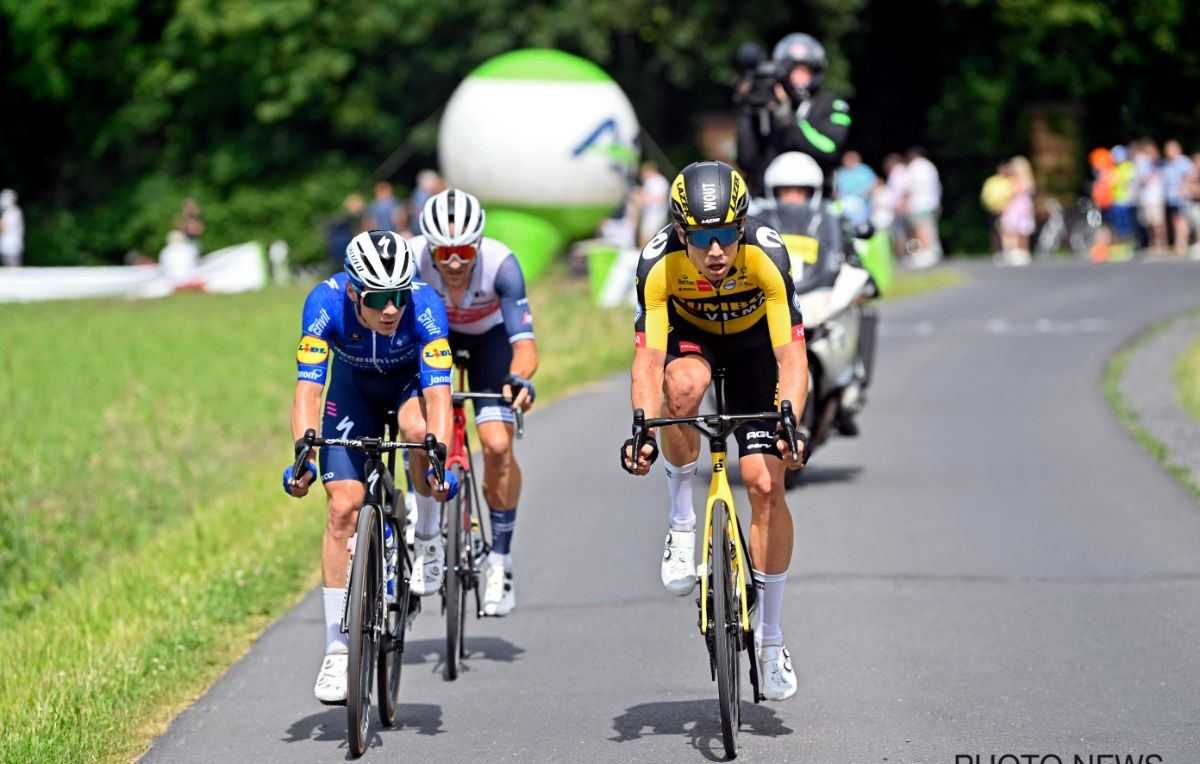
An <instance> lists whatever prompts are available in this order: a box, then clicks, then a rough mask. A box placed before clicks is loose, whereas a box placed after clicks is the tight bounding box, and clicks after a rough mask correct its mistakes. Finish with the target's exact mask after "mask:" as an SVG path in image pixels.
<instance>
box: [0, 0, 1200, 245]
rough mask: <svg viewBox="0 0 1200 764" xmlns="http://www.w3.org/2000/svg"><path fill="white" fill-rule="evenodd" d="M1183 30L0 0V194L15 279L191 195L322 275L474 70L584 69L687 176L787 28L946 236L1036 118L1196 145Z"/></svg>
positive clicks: (1194, 46)
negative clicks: (701, 142) (756, 60)
mask: <svg viewBox="0 0 1200 764" xmlns="http://www.w3.org/2000/svg"><path fill="white" fill-rule="evenodd" d="M1198 15H1200V12H1198V11H1197V8H1196V4H1194V3H1188V2H1186V0H1157V1H1154V2H1152V1H1151V0H1112V1H1111V2H1101V0H994V1H993V0H914V2H913V3H906V4H899V3H890V2H885V0H807V1H806V2H801V3H796V2H789V1H788V0H747V1H746V2H742V3H723V2H710V1H708V0H698V1H695V2H690V3H683V2H679V0H649V1H645V0H607V1H601V2H597V1H596V0H542V1H540V2H527V1H523V2H518V1H517V0H460V2H457V3H428V2H417V1H416V0H338V1H335V0H88V2H85V3H76V4H71V3H63V2H61V0H0V71H2V72H3V74H2V75H0V77H3V83H4V86H3V88H0V111H2V112H3V113H4V114H6V115H19V116H18V117H16V118H12V117H6V118H5V120H4V122H3V131H4V134H3V140H2V141H0V168H2V170H0V173H2V175H3V177H0V183H3V184H4V185H10V186H13V187H15V188H17V189H18V190H19V191H20V192H21V193H22V198H23V200H24V202H25V204H26V207H27V212H28V214H27V220H28V225H29V230H30V240H31V241H30V246H29V248H28V249H29V252H28V256H29V259H30V260H31V261H33V262H37V261H43V262H45V261H64V262H65V261H74V260H80V259H86V258H87V257H90V258H92V259H102V260H112V259H116V258H119V257H120V256H121V255H122V254H123V253H124V252H125V251H126V250H128V249H131V248H137V249H141V250H142V251H145V252H150V253H152V252H153V251H155V250H156V249H157V248H158V246H159V245H160V244H161V241H162V236H163V234H165V232H166V229H167V227H168V226H169V224H170V220H171V218H172V217H173V215H174V211H175V210H176V209H177V208H178V205H179V203H180V201H181V200H182V198H183V197H184V196H186V195H194V196H196V197H198V198H199V199H200V201H201V203H202V205H203V206H204V209H205V214H206V216H207V217H208V218H209V223H210V228H209V237H208V240H207V241H206V244H207V245H210V246H214V245H218V244H223V243H229V242H230V241H235V240H238V239H244V238H251V237H253V238H260V239H262V238H268V237H271V238H274V237H283V238H287V239H288V240H289V241H291V242H292V243H293V251H294V252H298V253H299V254H300V255H301V256H303V257H308V258H315V257H318V256H319V252H320V234H319V229H318V224H319V221H320V220H321V218H322V216H323V215H325V214H327V213H329V212H332V211H333V210H334V209H336V207H337V205H338V203H339V202H340V200H341V197H342V196H343V195H344V194H345V193H346V192H347V191H349V190H352V189H354V188H359V189H363V188H365V187H366V185H367V184H368V182H369V180H370V179H371V177H372V175H373V174H374V173H375V172H376V171H377V170H378V169H380V168H381V165H382V169H383V172H384V174H386V175H394V176H395V177H396V178H397V179H398V180H400V181H401V182H403V181H404V180H406V179H407V177H409V175H410V174H411V172H412V170H414V169H416V166H417V163H431V162H433V161H434V151H435V140H436V124H437V116H438V114H439V111H440V109H441V108H442V106H443V105H444V103H445V102H446V99H447V98H448V97H449V95H450V93H451V92H452V91H453V89H454V88H455V86H456V85H457V84H458V83H459V82H460V81H461V79H462V78H463V77H464V76H465V75H466V74H467V73H468V72H469V71H470V70H471V69H472V68H474V67H475V66H477V65H478V64H479V63H481V62H483V61H484V60H486V59H488V58H490V57H491V56H494V55H496V54H498V53H501V52H504V51H507V50H511V49H514V48H518V47H524V46H547V47H557V48H561V49H564V50H567V51H571V52H575V53H578V54H581V55H583V56H586V57H588V58H590V59H592V60H594V61H596V62H597V63H599V64H600V65H602V66H603V67H605V68H606V69H607V70H608V71H609V72H611V73H612V74H613V76H614V77H615V78H616V79H617V81H618V82H619V83H620V84H621V85H622V87H623V88H624V89H625V91H626V92H627V93H628V94H629V96H630V99H631V100H632V101H633V103H634V106H635V108H636V109H637V112H638V116H639V119H640V120H641V122H642V124H643V125H644V126H645V127H646V128H647V130H648V132H649V134H650V135H652V136H654V137H655V139H656V140H657V142H658V143H660V144H662V145H663V146H664V148H665V149H666V151H667V153H668V154H669V155H670V157H671V158H672V160H673V161H674V162H675V163H682V162H684V161H686V160H687V159H688V158H690V156H691V153H692V150H693V149H692V141H693V139H694V129H695V125H696V119H697V117H698V116H699V115H701V114H704V113H710V112H728V111H729V110H730V86H731V85H732V83H733V81H734V79H735V77H736V74H737V73H736V71H735V69H734V56H733V53H734V50H735V49H736V48H737V46H738V45H739V44H741V43H742V42H745V41H747V40H758V41H760V42H762V43H764V45H766V46H768V47H769V46H770V45H771V44H773V43H774V41H775V40H777V39H778V38H779V37H781V36H783V35H784V34H785V33H787V32H791V31H798V30H804V31H809V32H812V33H815V34H817V35H818V36H819V37H821V38H822V39H823V40H824V42H825V43H826V46H827V48H828V50H829V52H830V59H831V65H830V71H829V74H828V76H827V83H828V86H829V87H830V88H832V89H833V90H835V91H837V92H839V93H841V94H843V95H846V96H855V98H854V101H853V106H854V109H855V112H856V115H863V116H864V117H866V119H863V118H861V117H857V116H856V122H855V128H854V132H853V133H852V137H851V140H852V141H853V142H855V143H856V144H857V145H858V147H859V148H861V149H863V150H864V152H865V153H866V154H867V156H868V157H869V158H871V157H874V158H875V159H876V160H877V159H878V158H879V156H880V155H881V153H882V152H883V151H886V150H893V149H898V148H905V147H906V146H907V145H910V144H912V143H925V144H927V145H928V146H929V148H930V150H931V152H932V154H933V156H934V158H935V160H939V162H940V164H942V166H943V167H944V172H943V175H944V177H945V180H946V185H947V189H948V191H949V194H950V196H951V197H952V198H951V199H950V200H948V201H949V206H950V207H951V208H952V209H951V213H952V217H953V214H954V213H955V210H954V209H953V208H954V207H955V199H958V200H972V201H973V199H974V197H975V192H976V190H977V188H978V185H977V181H978V180H980V179H982V175H981V174H980V173H983V174H986V173H987V172H988V171H989V170H990V169H991V167H992V166H993V164H994V160H995V159H997V158H1000V157H1002V156H1004V155H1005V154H1007V153H1013V152H1016V151H1020V150H1024V149H1025V148H1026V145H1025V144H1026V142H1027V133H1026V132H1024V131H1023V129H1022V128H1021V124H1022V123H1021V120H1022V119H1023V117H1024V115H1025V109H1026V107H1027V105H1029V104H1033V103H1066V104H1068V105H1071V106H1073V107H1075V108H1077V109H1078V110H1079V113H1080V114H1081V115H1082V116H1081V120H1082V122H1083V125H1082V128H1083V129H1082V131H1081V134H1082V135H1083V136H1084V138H1085V139H1086V140H1088V141H1101V142H1106V143H1112V142H1115V141H1117V140H1123V139H1125V138H1128V137H1130V136H1132V135H1135V134H1141V133H1149V134H1158V133H1159V132H1160V131H1179V132H1180V133H1181V137H1184V138H1187V137H1188V136H1189V135H1191V134H1194V132H1195V129H1196V128H1195V125H1196V124H1198V122H1197V117H1198V116H1200V115H1198V114H1197V109H1198V107H1197V104H1196V102H1195V101H1194V99H1192V98H1191V97H1190V93H1191V92H1192V91H1193V90H1194V87H1195V85H1196V84H1197V83H1198V82H1200V58H1198V57H1200V44H1198V43H1200V40H1197V39H1196V38H1197V36H1198V35H1200V32H1198V31H1197V30H1200V24H1197V23H1196V22H1197V21H1200V19H1198V18H1197V16H1198ZM1163 72H1170V74H1171V76H1170V77H1164V76H1163V75H1162V73H1163ZM480 129H481V130H483V129H486V115H481V119H480ZM397 150H399V152H398V153H397ZM388 157H393V158H394V159H395V161H391V162H387V163H385V161H384V160H385V159H387V158H388ZM402 184H403V183H402ZM290 189H294V191H293V190H290ZM289 198H290V201H289ZM963 209H964V210H965V209H966V207H965V206H964V208H963ZM951 225H952V228H953V226H955V225H957V224H956V223H953V222H952V223H951ZM962 227H964V229H966V228H971V229H978V221H977V220H974V219H972V218H971V217H970V215H967V217H965V218H963V222H962ZM35 244H36V246H34V245H35Z"/></svg>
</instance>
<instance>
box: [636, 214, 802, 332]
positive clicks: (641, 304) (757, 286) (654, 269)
mask: <svg viewBox="0 0 1200 764" xmlns="http://www.w3.org/2000/svg"><path fill="white" fill-rule="evenodd" d="M637 298H638V312H637V318H636V319H635V320H634V332H636V342H637V345H638V346H644V347H648V348H653V349H656V350H666V348H667V332H668V331H669V327H670V326H671V325H672V324H675V325H678V324H679V322H681V321H682V322H686V323H689V324H691V325H692V326H694V327H696V328H697V329H700V330H701V331H705V332H709V333H710V334H716V335H730V334H741V333H743V332H748V331H750V330H752V329H754V328H755V327H757V326H759V322H761V321H764V320H765V321H766V322H767V330H768V333H769V335H770V339H771V346H772V347H779V346H781V345H786V344H787V343H789V342H791V341H792V340H793V339H797V338H800V337H803V336H804V321H803V319H802V318H801V316H800V309H799V308H798V307H797V306H796V304H795V300H794V299H793V290H792V279H791V277H790V274H789V263H788V253H787V250H786V249H785V248H784V246H783V240H782V239H781V238H780V236H779V233H778V232H776V231H775V229H773V228H771V227H769V226H766V225H763V224H762V223H761V222H759V221H757V220H755V219H754V218H752V217H751V218H747V219H746V230H745V233H744V234H743V236H742V241H741V243H740V244H739V246H738V250H737V254H736V255H735V257H734V260H733V267H732V268H730V270H729V273H727V274H726V275H725V278H723V279H722V280H721V283H719V284H714V283H711V282H710V281H709V280H708V279H707V278H706V277H704V276H703V275H702V274H701V273H700V271H699V270H698V269H697V268H696V266H694V265H692V261H691V260H689V259H688V256H687V245H686V244H684V243H683V242H682V241H680V239H679V237H678V236H676V235H675V229H674V227H673V226H667V227H666V228H664V229H663V230H661V231H659V232H658V234H657V235H656V236H655V237H654V238H653V239H651V240H650V241H649V243H647V244H646V246H645V248H644V249H643V250H642V257H641V259H640V260H639V261H638V271H637Z"/></svg>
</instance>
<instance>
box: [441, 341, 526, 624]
mask: <svg viewBox="0 0 1200 764" xmlns="http://www.w3.org/2000/svg"><path fill="white" fill-rule="evenodd" d="M454 342H457V343H458V344H456V345H454V346H455V347H460V346H466V347H467V348H468V349H469V350H470V351H471V361H470V363H469V365H468V367H467V380H468V382H469V384H470V386H471V390H472V391H474V392H480V393H498V392H501V388H502V387H503V385H504V378H505V377H506V376H507V375H508V371H509V368H510V367H511V366H512V344H511V343H510V342H509V341H508V333H507V331H506V330H505V328H504V327H503V326H497V327H494V328H492V329H490V330H488V331H487V332H485V333H484V334H482V335H478V336H469V335H455V336H454V337H452V344H453V343H454ZM473 405H474V406H475V424H476V426H477V428H478V430H479V445H480V448H481V450H482V451H483V495H484V499H485V500H486V501H487V505H488V513H489V516H490V521H491V528H492V550H491V552H490V554H489V555H488V564H487V566H486V568H485V569H484V578H485V581H484V596H483V610H484V613H486V614H488V615H507V614H508V613H509V612H511V611H512V609H513V607H514V605H515V603H516V598H515V594H514V590H513V573H512V570H513V561H512V560H513V558H512V541H513V535H514V533H515V531H516V523H517V504H518V503H519V501H520V498H521V468H520V466H519V465H518V464H517V460H516V455H515V454H514V453H513V431H514V429H515V423H516V419H515V417H514V416H513V412H512V409H511V408H510V407H508V406H505V405H503V404H500V403H490V402H489V403H483V402H479V401H476V402H475V403H474V404H473Z"/></svg>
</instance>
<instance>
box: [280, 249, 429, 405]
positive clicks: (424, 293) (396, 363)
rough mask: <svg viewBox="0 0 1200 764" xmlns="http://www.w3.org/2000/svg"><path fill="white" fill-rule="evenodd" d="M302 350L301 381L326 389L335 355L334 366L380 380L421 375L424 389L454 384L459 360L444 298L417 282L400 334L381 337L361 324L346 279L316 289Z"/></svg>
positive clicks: (298, 361) (298, 360) (306, 307)
mask: <svg viewBox="0 0 1200 764" xmlns="http://www.w3.org/2000/svg"><path fill="white" fill-rule="evenodd" d="M300 331H301V335H302V336H301V337H300V346H299V347H298V348H297V349H296V367H297V370H296V379H298V380H304V381H307V382H317V383H319V384H322V385H324V384H325V381H326V379H327V377H328V374H327V371H326V366H327V363H328V361H329V358H330V355H332V356H333V360H334V363H337V364H341V365H344V366H348V367H350V368H352V369H355V370H358V371H367V372H374V373H376V374H379V375H392V374H395V375H397V376H404V375H414V376H415V375H417V374H418V373H419V374H420V378H421V387H433V386H435V385H449V384H450V367H451V366H452V365H453V358H452V357H451V354H450V344H449V342H448V341H447V339H446V337H447V335H448V329H447V322H446V307H445V305H443V304H442V298H441V297H438V295H437V292H435V291H434V290H433V288H432V287H430V286H429V285H428V284H425V283H423V282H421V281H413V283H412V301H411V302H410V303H409V304H408V305H407V306H406V307H405V308H404V315H402V316H401V317H400V325H399V326H397V327H396V333H395V334H393V335H392V336H390V337H388V336H386V335H383V334H376V333H375V332H373V331H371V330H370V329H368V328H367V327H365V326H363V325H362V323H360V322H359V320H358V316H357V315H356V314H355V309H354V303H353V302H352V301H351V300H350V296H349V295H347V294H346V274H344V273H339V274H337V275H335V276H332V277H330V278H328V279H326V280H325V281H322V282H321V283H320V284H317V285H316V286H315V287H313V290H312V291H311V292H309V293H308V299H306V300H305V301H304V314H303V316H302V318H301V322H300Z"/></svg>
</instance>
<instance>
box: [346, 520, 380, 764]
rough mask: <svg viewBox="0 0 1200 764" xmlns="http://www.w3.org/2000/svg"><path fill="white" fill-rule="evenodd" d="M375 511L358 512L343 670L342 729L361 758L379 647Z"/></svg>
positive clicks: (377, 546) (354, 753)
mask: <svg viewBox="0 0 1200 764" xmlns="http://www.w3.org/2000/svg"><path fill="white" fill-rule="evenodd" d="M378 513H379V508H378V507H376V506H375V505H373V504H367V505H365V506H363V508H362V509H360V510H358V527H357V533H358V540H357V541H356V543H355V546H354V564H353V565H352V566H351V570H350V594H349V601H348V610H349V614H350V617H349V627H350V629H349V637H350V665H349V666H348V667H347V669H346V671H347V675H348V676H347V685H346V714H347V719H346V728H347V730H348V733H349V738H350V740H349V742H350V755H351V756H354V757H355V758H357V757H359V756H362V755H363V753H364V752H366V750H367V740H368V734H369V732H370V727H371V683H372V681H373V680H374V678H375V676H374V671H375V659H376V655H377V650H378V646H379V642H378V640H379V625H380V619H381V618H382V613H381V610H382V603H383V592H381V591H380V590H379V582H380V581H381V580H382V578H383V576H382V571H380V569H379V565H380V560H381V559H382V547H383V539H382V538H380V537H379V521H378V519H377V518H378Z"/></svg>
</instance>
